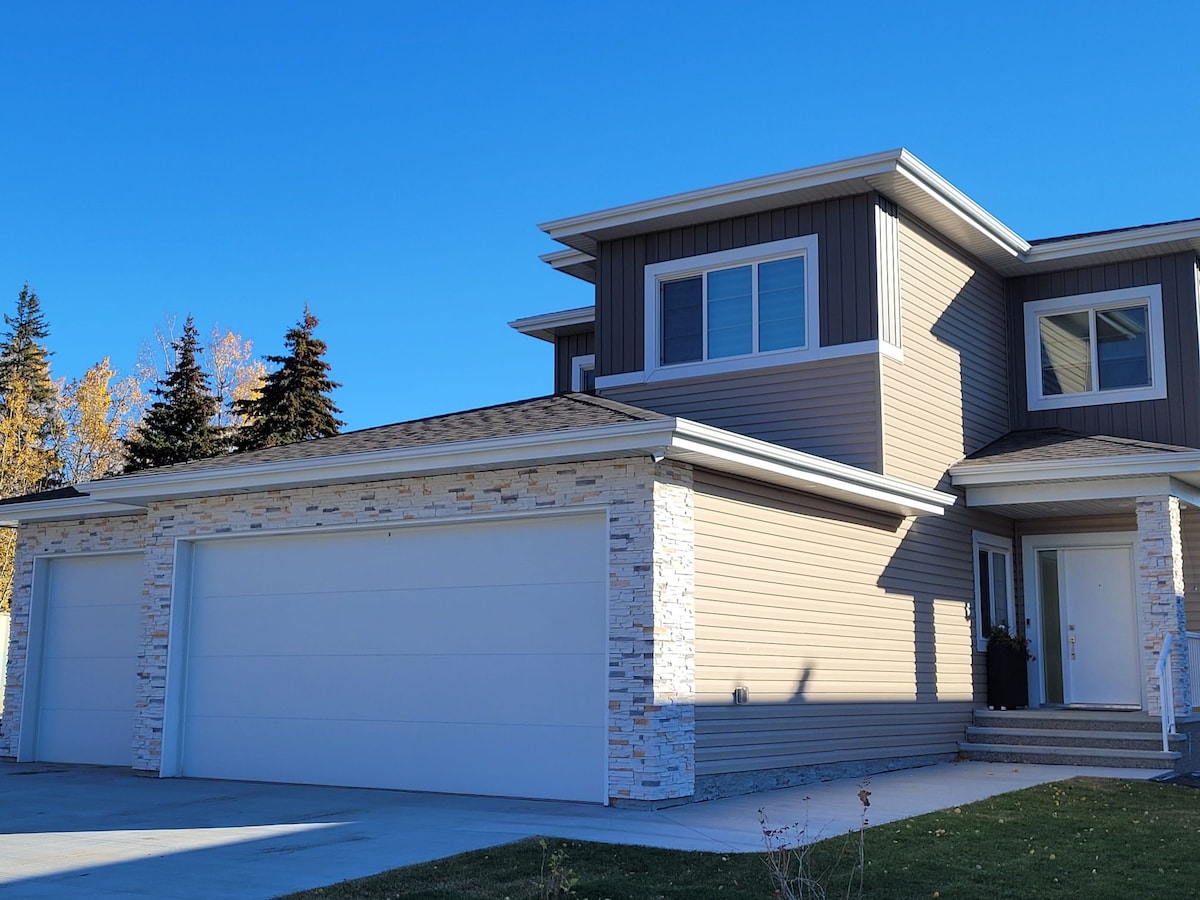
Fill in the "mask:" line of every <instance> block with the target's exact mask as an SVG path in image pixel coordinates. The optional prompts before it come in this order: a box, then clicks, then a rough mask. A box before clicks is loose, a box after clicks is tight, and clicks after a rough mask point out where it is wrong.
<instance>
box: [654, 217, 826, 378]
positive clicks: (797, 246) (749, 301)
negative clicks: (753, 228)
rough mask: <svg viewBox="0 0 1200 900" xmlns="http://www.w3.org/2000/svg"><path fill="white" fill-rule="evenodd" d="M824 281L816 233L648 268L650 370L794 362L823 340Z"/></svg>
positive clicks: (725, 369) (718, 368)
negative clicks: (820, 303)
mask: <svg viewBox="0 0 1200 900" xmlns="http://www.w3.org/2000/svg"><path fill="white" fill-rule="evenodd" d="M817 283H818V282H817V237H816V235H808V236H805V237H799V238H790V239H788V240H783V241H772V242H771V243H767V244H755V245H753V246H750V247H742V248H739V249H737V250H724V251H720V252H717V253H706V254H703V255H701V256H691V257H688V258H686V259H679V260H672V261H670V262H664V263H658V264H655V265H650V266H647V267H646V363H647V370H653V369H658V368H662V367H666V366H672V367H674V366H680V367H683V368H684V369H687V370H691V369H695V370H698V371H707V370H710V369H711V370H714V371H730V370H733V369H737V368H744V367H747V366H750V365H769V364H780V363H785V362H789V361H790V358H791V357H792V356H795V355H797V354H799V353H802V352H803V351H806V350H809V349H811V348H813V347H815V346H816V343H817V340H816V327H817ZM680 374H685V372H684V371H683V370H682V369H681V373H680Z"/></svg>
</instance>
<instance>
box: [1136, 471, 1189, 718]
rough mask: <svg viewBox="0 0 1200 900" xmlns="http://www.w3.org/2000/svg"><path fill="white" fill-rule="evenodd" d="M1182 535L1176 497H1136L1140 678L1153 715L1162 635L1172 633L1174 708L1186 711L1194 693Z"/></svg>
mask: <svg viewBox="0 0 1200 900" xmlns="http://www.w3.org/2000/svg"><path fill="white" fill-rule="evenodd" d="M1183 596H1184V582H1183V537H1182V533H1181V529H1180V518H1179V498H1177V497H1172V496H1169V495H1167V496H1161V497H1138V498H1137V610H1138V620H1139V621H1140V623H1141V627H1142V638H1143V642H1144V643H1143V653H1142V667H1143V678H1144V679H1145V683H1146V685H1147V687H1148V690H1147V695H1148V697H1149V702H1150V709H1149V712H1150V714H1151V715H1155V716H1157V715H1161V712H1162V702H1161V697H1160V693H1161V692H1160V690H1159V684H1158V676H1157V673H1156V672H1155V667H1156V666H1157V665H1158V658H1159V654H1160V652H1161V651H1162V645H1163V641H1164V640H1165V639H1166V636H1167V635H1168V634H1173V635H1174V636H1175V637H1174V650H1173V652H1172V653H1171V664H1170V670H1169V671H1170V674H1171V678H1172V681H1173V684H1174V689H1175V714H1176V715H1177V716H1179V715H1188V714H1190V713H1191V711H1192V698H1191V695H1190V685H1189V679H1188V650H1187V638H1186V635H1185V632H1186V631H1187V615H1186V613H1185V610H1184V604H1183Z"/></svg>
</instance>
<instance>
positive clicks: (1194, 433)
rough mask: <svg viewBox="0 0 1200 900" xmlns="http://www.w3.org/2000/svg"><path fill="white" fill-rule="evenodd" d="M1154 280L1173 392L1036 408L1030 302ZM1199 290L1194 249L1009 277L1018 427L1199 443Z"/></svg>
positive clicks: (1190, 444) (1013, 402) (1014, 405)
mask: <svg viewBox="0 0 1200 900" xmlns="http://www.w3.org/2000/svg"><path fill="white" fill-rule="evenodd" d="M1149 284H1161V285H1162V298H1163V340H1164V343H1165V347H1166V363H1167V397H1166V399H1163V400H1143V401H1139V402H1134V403H1109V404H1102V405H1098V406H1081V407H1075V408H1072V409H1053V410H1036V411H1030V410H1029V408H1028V401H1027V397H1026V386H1025V322H1024V315H1023V309H1024V305H1025V304H1026V303H1028V302H1031V301H1034V300H1049V299H1051V298H1054V297H1067V296H1071V295H1074V294H1088V293H1093V292H1098V291H1111V290H1117V289H1119V288H1130V287H1144V286H1146V285H1149ZM1196 292H1197V279H1196V257H1195V254H1193V253H1191V252H1185V253H1177V254H1174V255H1172V256H1159V257H1153V258H1151V259H1136V260H1131V261H1129V262H1121V263H1110V264H1108V265H1103V266H1087V267H1084V268H1079V269H1068V270H1064V271H1061V272H1048V273H1045V274H1042V275H1028V276H1025V277H1022V278H1010V279H1009V280H1008V282H1007V296H1008V333H1009V354H1010V358H1011V359H1012V361H1013V364H1012V366H1011V372H1012V379H1011V385H1012V393H1011V395H1010V401H1011V406H1012V411H1013V427H1014V428H1069V429H1071V430H1073V431H1079V432H1082V433H1084V434H1108V435H1113V436H1114V437H1125V438H1133V439H1136V440H1143V441H1159V442H1162V443H1164V444H1181V445H1184V446H1188V447H1200V343H1198V339H1197V297H1196Z"/></svg>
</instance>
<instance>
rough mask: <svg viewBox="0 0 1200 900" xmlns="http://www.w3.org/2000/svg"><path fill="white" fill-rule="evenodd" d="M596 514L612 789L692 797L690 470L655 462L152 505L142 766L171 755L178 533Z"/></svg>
mask: <svg viewBox="0 0 1200 900" xmlns="http://www.w3.org/2000/svg"><path fill="white" fill-rule="evenodd" d="M587 506H595V507H601V508H604V509H606V510H607V513H608V522H609V561H610V570H609V571H610V575H609V577H610V588H609V622H610V631H609V667H610V675H609V708H608V715H609V795H610V796H611V797H613V798H617V799H626V800H632V801H661V800H670V799H675V798H684V797H688V796H690V795H691V794H692V793H693V790H694V761H693V756H694V754H693V749H694V745H695V713H694V697H693V693H694V661H693V656H692V653H693V644H694V627H695V626H694V619H695V604H694V595H693V587H692V582H693V557H694V552H693V546H692V506H691V468H690V467H689V466H686V465H679V464H674V463H669V462H667V463H659V464H655V463H653V462H652V461H651V460H650V459H649V458H647V457H637V458H630V459H623V460H613V461H589V462H579V463H571V464H559V465H541V466H530V467H523V468H519V469H504V470H496V471H489V472H476V473H455V474H449V475H437V476H430V477H422V478H406V479H397V480H392V481H379V482H371V483H364V484H352V485H340V486H333V487H321V488H295V489H288V490H276V491H265V492H258V493H250V494H238V495H232V496H222V497H206V498H196V499H187V500H176V501H169V502H161V503H153V504H151V505H150V507H149V510H148V523H147V526H148V528H147V530H148V534H147V579H148V580H147V621H146V626H145V630H144V634H143V640H144V643H143V648H142V677H141V679H140V681H139V685H138V712H137V716H136V718H135V722H134V768H136V769H142V770H146V771H157V770H158V768H159V765H160V761H161V757H162V728H163V709H164V701H165V694H166V671H167V668H166V663H167V640H168V623H169V621H170V612H171V586H172V581H173V576H174V572H173V565H174V552H175V540H176V539H179V538H188V537H193V536H200V535H214V534H238V533H256V532H258V533H265V532H273V531H279V530H283V529H288V528H314V527H325V526H328V527H338V528H344V527H346V526H354V525H370V524H373V523H384V522H389V521H420V520H435V519H436V520H444V519H448V518H462V519H469V518H470V517H471V516H473V515H479V514H497V513H500V514H504V513H517V514H519V513H527V512H536V511H537V510H541V509H555V508H563V507H567V508H581V507H587ZM656 521H657V522H658V528H657V530H656V528H655V523H656Z"/></svg>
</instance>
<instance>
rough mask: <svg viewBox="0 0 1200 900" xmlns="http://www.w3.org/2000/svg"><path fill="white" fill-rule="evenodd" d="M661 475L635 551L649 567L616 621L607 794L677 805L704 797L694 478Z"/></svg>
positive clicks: (666, 467) (669, 472) (676, 469)
mask: <svg viewBox="0 0 1200 900" xmlns="http://www.w3.org/2000/svg"><path fill="white" fill-rule="evenodd" d="M657 471H658V474H657V476H656V477H655V479H654V482H653V496H652V498H651V507H652V516H651V518H650V521H649V522H648V531H647V532H646V533H645V534H644V535H643V536H644V538H646V539H647V540H644V541H642V542H640V544H641V546H640V547H639V548H637V549H638V551H639V552H640V554H641V555H642V557H643V559H644V562H641V563H638V564H636V565H635V566H634V569H635V570H636V571H637V572H638V576H637V577H636V580H635V582H634V583H633V584H630V585H629V588H630V590H629V591H628V592H627V593H625V594H624V596H623V598H622V599H623V600H624V601H626V602H627V603H628V606H627V607H626V609H627V610H628V612H627V613H624V614H622V619H623V621H617V620H614V621H613V623H612V627H613V628H614V633H613V635H612V637H613V651H612V655H611V657H610V661H611V664H612V665H613V670H612V673H611V676H610V679H609V697H610V700H609V758H610V767H609V795H610V797H612V798H614V799H616V800H633V801H646V802H653V801H659V800H675V799H681V798H684V797H690V796H692V794H694V793H695V791H696V767H695V753H696V659H695V646H696V602H695V559H696V554H695V527H694V518H693V506H692V475H691V469H690V467H687V466H677V465H673V464H670V463H664V464H659V465H658V467H657ZM614 537H615V535H614ZM614 599H615V598H614ZM614 613H615V608H614ZM626 614H627V615H629V616H630V617H629V618H628V619H624V615H626ZM618 628H619V629H621V630H622V631H623V632H624V633H623V634H618V633H617V631H616V629H618Z"/></svg>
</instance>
